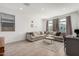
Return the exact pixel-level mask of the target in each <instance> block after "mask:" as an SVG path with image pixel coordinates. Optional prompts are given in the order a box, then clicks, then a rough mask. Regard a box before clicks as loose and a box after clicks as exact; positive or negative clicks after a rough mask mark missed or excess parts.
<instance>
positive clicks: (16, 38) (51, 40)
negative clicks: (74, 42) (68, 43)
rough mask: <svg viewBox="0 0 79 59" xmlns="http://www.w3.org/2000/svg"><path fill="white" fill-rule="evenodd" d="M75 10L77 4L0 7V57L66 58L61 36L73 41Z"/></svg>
mask: <svg viewBox="0 0 79 59" xmlns="http://www.w3.org/2000/svg"><path fill="white" fill-rule="evenodd" d="M78 6H79V3H0V25H1V26H0V31H1V32H0V37H1V38H0V39H1V40H2V41H3V45H2V48H1V49H2V53H1V55H4V56H66V53H65V51H64V39H63V36H64V35H67V36H68V35H72V36H73V37H76V33H75V32H74V30H75V29H79V23H78V22H79V19H78V16H79V7H78ZM7 20H8V21H7ZM5 22H6V23H5ZM61 35H62V36H61ZM51 36H52V37H51ZM30 41H31V42H30ZM3 46H4V47H5V48H3ZM25 46H26V47H25ZM23 49H24V50H23ZM77 52H78V51H77ZM68 54H69V53H68ZM71 55H74V54H71ZM76 55H79V54H76Z"/></svg>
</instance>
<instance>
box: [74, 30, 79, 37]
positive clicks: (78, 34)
mask: <svg viewBox="0 0 79 59" xmlns="http://www.w3.org/2000/svg"><path fill="white" fill-rule="evenodd" d="M74 32H75V33H76V35H77V36H76V37H79V29H75V30H74Z"/></svg>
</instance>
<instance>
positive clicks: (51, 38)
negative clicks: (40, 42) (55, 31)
mask: <svg viewBox="0 0 79 59" xmlns="http://www.w3.org/2000/svg"><path fill="white" fill-rule="evenodd" d="M45 39H46V40H50V41H51V44H52V41H53V40H54V39H55V38H54V37H51V36H49V37H45Z"/></svg>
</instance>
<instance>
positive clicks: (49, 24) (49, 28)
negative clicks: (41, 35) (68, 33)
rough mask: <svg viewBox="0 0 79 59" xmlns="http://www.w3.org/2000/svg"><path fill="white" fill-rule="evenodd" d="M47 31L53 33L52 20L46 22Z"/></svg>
mask: <svg viewBox="0 0 79 59" xmlns="http://www.w3.org/2000/svg"><path fill="white" fill-rule="evenodd" d="M48 31H49V32H50V31H53V22H52V20H49V21H48Z"/></svg>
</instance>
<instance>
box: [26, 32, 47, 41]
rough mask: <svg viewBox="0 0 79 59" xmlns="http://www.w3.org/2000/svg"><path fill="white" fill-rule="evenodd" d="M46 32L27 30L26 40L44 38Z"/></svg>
mask: <svg viewBox="0 0 79 59" xmlns="http://www.w3.org/2000/svg"><path fill="white" fill-rule="evenodd" d="M45 36H46V34H45V33H44V32H28V33H26V40H28V41H31V42H33V41H37V40H41V39H44V38H45Z"/></svg>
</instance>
